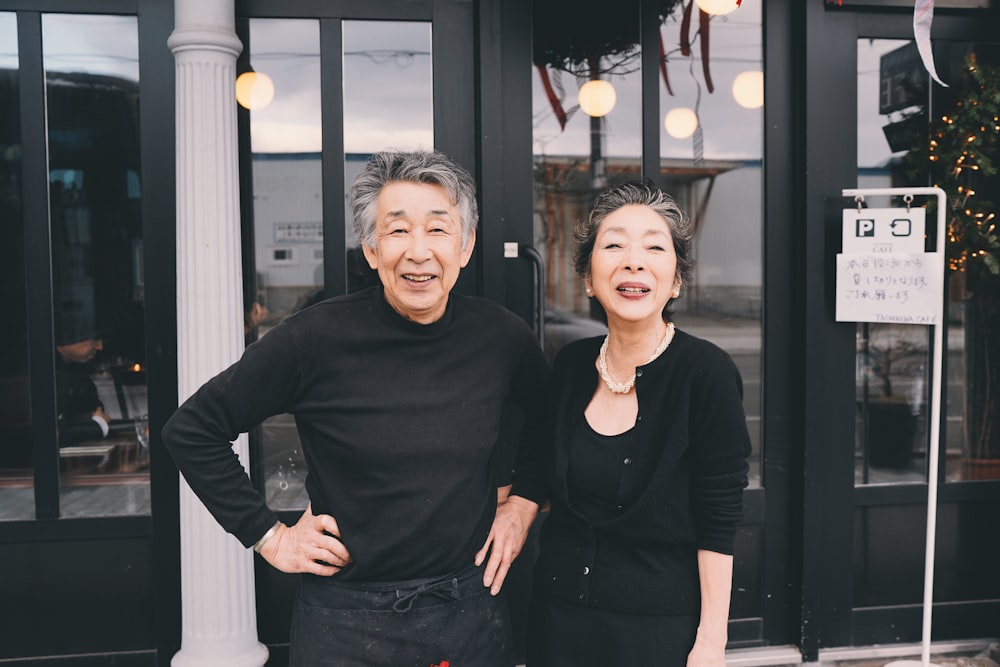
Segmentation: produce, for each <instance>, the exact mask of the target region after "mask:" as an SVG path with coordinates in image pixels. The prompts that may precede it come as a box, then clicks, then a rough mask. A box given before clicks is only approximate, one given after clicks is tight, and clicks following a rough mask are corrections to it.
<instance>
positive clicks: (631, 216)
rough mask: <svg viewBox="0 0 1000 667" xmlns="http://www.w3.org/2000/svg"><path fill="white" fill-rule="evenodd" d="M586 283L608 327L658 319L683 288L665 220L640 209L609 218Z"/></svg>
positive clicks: (625, 209)
mask: <svg viewBox="0 0 1000 667" xmlns="http://www.w3.org/2000/svg"><path fill="white" fill-rule="evenodd" d="M588 283H589V285H590V287H591V289H592V290H593V291H594V296H595V297H596V298H597V300H598V301H600V303H601V305H602V306H603V307H604V310H605V312H606V313H607V315H608V324H609V325H613V324H614V321H615V320H618V321H621V322H642V321H643V320H646V319H650V318H655V319H657V320H661V319H662V317H663V315H662V313H663V309H664V307H665V306H666V305H667V302H668V301H669V300H670V299H671V298H674V297H676V296H677V294H678V291H679V290H680V286H681V279H680V276H679V275H678V274H677V255H676V253H675V252H674V243H673V237H672V236H671V234H670V227H669V225H668V224H667V221H666V220H664V219H663V218H662V217H661V216H660V215H659V214H658V213H656V211H654V210H653V209H651V208H649V207H648V206H643V205H640V204H629V205H626V206H623V207H621V208H619V209H618V210H616V211H614V212H612V213H609V214H608V215H607V216H606V217H605V218H604V220H602V221H601V226H600V228H599V229H598V230H597V236H596V239H595V243H594V252H593V255H592V256H591V259H590V276H589V278H588Z"/></svg>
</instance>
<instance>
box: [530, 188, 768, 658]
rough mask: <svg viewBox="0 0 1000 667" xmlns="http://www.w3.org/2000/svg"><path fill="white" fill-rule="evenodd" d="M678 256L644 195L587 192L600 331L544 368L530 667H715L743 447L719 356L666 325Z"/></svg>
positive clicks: (586, 261) (673, 238)
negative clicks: (545, 403)
mask: <svg viewBox="0 0 1000 667" xmlns="http://www.w3.org/2000/svg"><path fill="white" fill-rule="evenodd" d="M689 253H690V233H689V231H688V227H687V224H686V220H685V219H684V216H683V214H682V213H681V211H680V209H679V208H678V207H677V205H676V204H675V203H674V201H673V200H672V199H671V198H670V197H669V196H667V195H666V194H664V193H663V192H661V191H660V190H658V189H657V188H655V187H652V186H651V185H646V184H635V183H630V184H625V185H621V186H617V187H614V188H611V189H610V190H608V191H606V192H604V193H602V194H601V195H600V196H599V197H598V199H597V201H596V203H595V204H594V208H593V211H592V212H591V214H590V218H589V220H587V221H586V222H585V223H583V224H582V225H581V226H580V227H579V228H578V230H577V249H576V258H575V259H576V270H577V272H578V273H579V275H580V276H581V277H582V278H583V281H584V283H585V285H586V289H587V295H588V296H590V297H592V298H594V299H596V300H597V301H598V303H599V304H600V305H601V306H602V307H603V309H604V312H605V313H606V314H607V321H608V335H607V336H606V337H598V338H591V339H586V340H580V341H576V342H574V343H571V344H570V345H567V346H566V347H565V348H564V349H563V350H562V351H561V352H560V353H559V355H558V356H557V358H556V362H555V369H554V376H553V397H554V398H553V400H554V405H553V408H552V410H551V413H552V419H553V425H552V442H551V445H550V450H549V452H548V457H547V460H546V474H547V476H548V482H549V487H550V493H551V503H552V508H551V512H550V514H549V516H548V518H547V519H546V521H545V523H544V524H543V526H542V530H541V538H540V555H539V560H538V563H537V569H536V573H535V585H536V590H535V594H534V599H533V602H532V612H531V617H532V622H531V624H530V626H529V627H530V636H529V639H528V665H529V667H542V666H544V667H558V666H561V665H566V666H567V667H569V666H572V667H583V666H585V665H600V666H601V667H610V666H612V665H654V664H655V665H669V666H676V665H685V664H686V665H724V664H725V647H726V641H727V629H726V628H727V621H728V616H729V602H730V588H731V585H732V571H733V556H732V554H733V543H734V535H735V531H736V524H737V522H738V521H739V518H740V513H741V508H742V493H743V488H744V487H745V486H746V483H747V478H746V474H747V463H746V457H747V456H748V454H749V452H750V439H749V435H748V433H747V428H746V422H745V419H744V414H743V408H742V392H743V389H742V380H741V378H740V375H739V372H738V371H737V369H736V366H735V365H734V364H733V361H732V360H731V359H730V357H729V355H727V354H726V353H725V352H724V351H722V350H721V349H719V348H718V347H716V346H715V345H713V344H712V343H709V342H707V341H704V340H701V339H698V338H695V337H694V336H691V335H689V334H686V333H684V332H683V331H680V330H678V329H677V328H676V327H675V326H674V323H673V322H672V321H670V317H669V310H668V307H669V305H670V303H671V302H672V301H673V300H674V299H676V298H678V297H679V296H680V293H681V288H682V286H683V284H684V283H685V281H686V280H687V279H688V276H689V275H690V273H691V270H692V264H693V263H692V260H691V258H690V254H689Z"/></svg>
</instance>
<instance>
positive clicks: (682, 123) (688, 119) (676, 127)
mask: <svg viewBox="0 0 1000 667" xmlns="http://www.w3.org/2000/svg"><path fill="white" fill-rule="evenodd" d="M663 126H664V127H665V128H667V134H669V135H670V136H671V137H674V138H675V139H686V138H688V137H690V136H691V135H692V134H694V131H695V130H697V129H698V116H697V115H696V114H695V112H694V111H692V110H691V109H688V108H687V107H678V108H677V109H671V110H670V111H668V112H667V115H666V116H665V117H664V119H663Z"/></svg>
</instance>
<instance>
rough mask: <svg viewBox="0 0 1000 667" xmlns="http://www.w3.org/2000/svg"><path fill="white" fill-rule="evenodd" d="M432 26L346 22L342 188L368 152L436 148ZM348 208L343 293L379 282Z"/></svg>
mask: <svg viewBox="0 0 1000 667" xmlns="http://www.w3.org/2000/svg"><path fill="white" fill-rule="evenodd" d="M431 78H432V72H431V24H430V23H421V22H409V23H408V22H401V21H344V151H345V153H346V156H345V158H346V163H345V169H344V174H345V183H344V185H345V190H346V191H347V192H350V187H351V184H352V183H353V182H354V179H355V178H356V177H357V175H358V174H359V173H360V172H361V169H362V167H364V165H365V162H366V161H367V160H368V156H369V155H371V154H372V153H374V152H376V151H380V150H384V149H387V148H393V149H398V150H418V149H427V150H429V149H432V148H434V107H433V101H432V98H433V88H432V85H431ZM353 218H354V216H353V214H352V213H351V210H350V207H349V206H348V208H347V215H346V217H345V220H346V221H347V225H346V226H347V229H346V230H345V237H346V244H345V247H346V248H347V257H346V262H347V264H346V271H347V291H348V292H354V291H357V290H359V289H364V288H365V287H369V286H371V285H375V284H377V282H378V279H377V276H376V274H375V272H374V271H372V270H371V269H370V268H369V266H368V263H367V262H366V261H365V258H364V257H363V255H362V254H361V244H360V242H359V241H358V239H357V238H355V235H354V228H353V226H352V224H353V223H352V220H353Z"/></svg>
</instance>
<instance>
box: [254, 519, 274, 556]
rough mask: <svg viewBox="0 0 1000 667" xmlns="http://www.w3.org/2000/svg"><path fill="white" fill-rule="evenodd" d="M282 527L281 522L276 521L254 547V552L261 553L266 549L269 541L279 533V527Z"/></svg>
mask: <svg viewBox="0 0 1000 667" xmlns="http://www.w3.org/2000/svg"><path fill="white" fill-rule="evenodd" d="M280 525H281V521H275V522H274V525H273V526H271V527H270V528H268V529H267V532H266V533H264V535H263V536H261V538H260V539H259V540H257V541H256V542H255V543H254V545H253V550H254V551H256V552H257V553H260V550H261V549H263V548H264V545H265V544H267V541H268V540H269V539H271V538H272V537H274V534H275V533H276V532H278V526H280Z"/></svg>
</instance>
